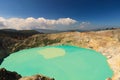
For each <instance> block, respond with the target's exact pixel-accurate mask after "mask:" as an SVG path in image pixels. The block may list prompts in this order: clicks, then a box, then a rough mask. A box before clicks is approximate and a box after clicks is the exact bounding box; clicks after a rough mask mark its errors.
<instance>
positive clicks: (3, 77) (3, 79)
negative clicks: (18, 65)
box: [0, 68, 21, 80]
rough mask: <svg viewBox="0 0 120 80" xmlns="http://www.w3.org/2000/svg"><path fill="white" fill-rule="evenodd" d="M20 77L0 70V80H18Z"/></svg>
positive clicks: (3, 69) (2, 69) (14, 73)
mask: <svg viewBox="0 0 120 80" xmlns="http://www.w3.org/2000/svg"><path fill="white" fill-rule="evenodd" d="M20 78H21V75H20V74H18V73H16V72H11V71H7V70H6V69H5V68H1V69H0V80H18V79H20Z"/></svg>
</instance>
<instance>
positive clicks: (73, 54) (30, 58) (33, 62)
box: [0, 46, 113, 80]
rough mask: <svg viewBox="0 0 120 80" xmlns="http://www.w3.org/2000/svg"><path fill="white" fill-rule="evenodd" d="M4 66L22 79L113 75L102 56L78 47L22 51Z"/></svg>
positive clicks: (99, 79) (90, 79) (100, 79)
mask: <svg viewBox="0 0 120 80" xmlns="http://www.w3.org/2000/svg"><path fill="white" fill-rule="evenodd" d="M0 67H5V68H6V69H8V70H11V71H17V72H18V73H20V74H21V75H22V76H30V75H34V74H43V75H46V76H49V77H53V78H55V80H105V79H106V78H108V77H111V76H112V75H113V72H112V70H111V69H110V67H109V65H108V63H107V59H106V58H105V57H104V56H103V55H101V54H100V53H98V52H96V51H94V50H90V49H85V48H80V47H75V46H46V47H37V48H32V49H26V50H21V51H19V52H16V53H14V54H11V55H10V56H9V57H7V58H6V59H5V60H4V61H3V63H2V64H1V66H0Z"/></svg>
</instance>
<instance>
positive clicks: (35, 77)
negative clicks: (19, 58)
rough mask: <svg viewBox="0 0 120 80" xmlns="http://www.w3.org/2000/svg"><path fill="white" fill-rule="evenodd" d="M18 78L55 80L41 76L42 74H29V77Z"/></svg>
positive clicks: (22, 79)
mask: <svg viewBox="0 0 120 80" xmlns="http://www.w3.org/2000/svg"><path fill="white" fill-rule="evenodd" d="M19 80H55V79H54V78H49V77H45V76H42V75H33V76H29V77H23V78H20V79H19Z"/></svg>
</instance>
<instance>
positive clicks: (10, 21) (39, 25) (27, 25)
mask: <svg viewBox="0 0 120 80" xmlns="http://www.w3.org/2000/svg"><path fill="white" fill-rule="evenodd" d="M89 25H90V23H89V22H78V21H77V20H74V19H71V18H59V19H56V20H55V19H45V18H37V19H36V18H33V17H28V18H3V17H0V29H17V30H31V29H52V30H73V29H81V28H84V27H86V26H89Z"/></svg>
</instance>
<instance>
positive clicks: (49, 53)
mask: <svg viewBox="0 0 120 80" xmlns="http://www.w3.org/2000/svg"><path fill="white" fill-rule="evenodd" d="M39 53H40V54H41V55H42V56H43V57H44V58H46V59H51V58H56V57H60V56H64V55H65V50H64V49H62V48H45V49H43V50H40V51H39Z"/></svg>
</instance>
